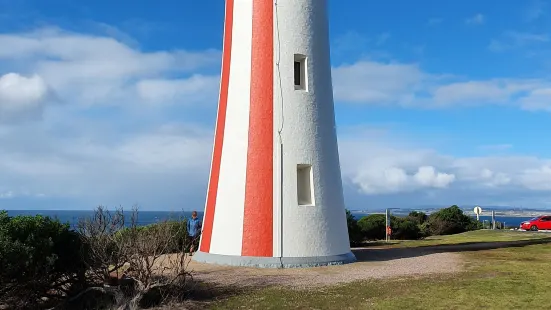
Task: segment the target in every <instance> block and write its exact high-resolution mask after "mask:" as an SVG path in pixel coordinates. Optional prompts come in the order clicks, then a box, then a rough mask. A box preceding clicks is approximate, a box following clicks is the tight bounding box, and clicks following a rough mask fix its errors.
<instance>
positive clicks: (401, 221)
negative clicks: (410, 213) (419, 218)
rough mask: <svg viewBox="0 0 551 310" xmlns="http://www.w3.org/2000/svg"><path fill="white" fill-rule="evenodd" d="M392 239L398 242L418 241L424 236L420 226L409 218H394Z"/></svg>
mask: <svg viewBox="0 0 551 310" xmlns="http://www.w3.org/2000/svg"><path fill="white" fill-rule="evenodd" d="M391 228H392V239H397V240H417V239H420V238H421V237H422V236H423V235H422V234H421V229H420V227H419V225H418V224H417V223H416V222H415V221H413V220H411V219H410V218H409V217H405V218H399V217H397V218H394V221H392V220H391Z"/></svg>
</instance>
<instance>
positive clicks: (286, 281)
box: [188, 248, 463, 288]
mask: <svg viewBox="0 0 551 310" xmlns="http://www.w3.org/2000/svg"><path fill="white" fill-rule="evenodd" d="M355 254H356V257H357V258H358V262H356V263H353V264H346V265H340V266H327V267H315V268H292V269H260V268H247V267H231V266H217V265H210V264H202V263H197V262H195V261H192V262H191V263H190V265H189V269H188V270H190V271H191V272H192V273H193V277H194V279H196V280H198V281H200V282H204V283H210V284H215V285H220V286H226V287H228V286H229V287H242V288H247V287H255V288H258V287H266V286H285V287H290V288H312V287H320V286H329V285H334V284H343V283H350V282H354V281H359V280H368V279H383V278H396V277H406V276H422V275H430V274H449V273H454V272H458V271H460V270H462V269H463V260H462V258H461V255H460V254H458V253H418V252H416V251H415V250H412V251H409V250H407V249H400V250H398V251H397V250H395V249H373V248H371V249H363V250H360V251H358V252H356V253H355Z"/></svg>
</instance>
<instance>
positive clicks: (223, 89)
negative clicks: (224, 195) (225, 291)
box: [200, 0, 234, 252]
mask: <svg viewBox="0 0 551 310" xmlns="http://www.w3.org/2000/svg"><path fill="white" fill-rule="evenodd" d="M233 1H234V0H226V18H225V25H224V47H223V49H224V50H223V52H222V53H223V56H222V77H221V81H220V98H219V102H218V117H217V119H216V132H215V138H214V150H213V154H212V167H211V171H210V180H209V190H208V193H207V204H206V207H205V219H204V221H203V222H204V224H203V232H202V237H201V246H200V251H201V252H209V251H210V243H211V239H212V226H213V222H214V211H215V209H216V195H217V194H218V180H219V178H220V163H221V161H222V145H223V143H224V127H225V126H226V108H227V105H228V87H229V82H230V62H231V48H232V29H233Z"/></svg>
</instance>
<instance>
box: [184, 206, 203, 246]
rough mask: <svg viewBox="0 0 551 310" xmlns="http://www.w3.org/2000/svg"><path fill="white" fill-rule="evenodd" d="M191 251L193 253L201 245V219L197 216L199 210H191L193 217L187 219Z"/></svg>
mask: <svg viewBox="0 0 551 310" xmlns="http://www.w3.org/2000/svg"><path fill="white" fill-rule="evenodd" d="M187 234H188V244H189V245H190V248H189V253H190V254H191V255H193V252H194V250H195V249H196V248H197V247H199V236H200V235H201V220H199V218H198V217H197V211H193V212H191V218H190V219H188V221H187Z"/></svg>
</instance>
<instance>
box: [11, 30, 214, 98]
mask: <svg viewBox="0 0 551 310" xmlns="http://www.w3.org/2000/svg"><path fill="white" fill-rule="evenodd" d="M0 46H2V49H0V66H2V64H4V65H7V64H9V65H10V66H11V67H14V68H18V69H19V72H16V73H19V74H22V75H37V76H39V77H40V78H41V79H42V80H43V81H44V82H45V83H46V84H47V85H49V86H50V87H51V88H52V89H53V91H55V93H56V94H57V95H58V96H59V97H60V99H61V100H62V101H66V102H70V103H71V104H73V105H75V104H78V105H84V106H86V105H95V104H118V105H121V104H132V105H135V104H136V100H139V99H140V98H142V97H140V95H142V94H141V93H140V94H137V93H136V87H135V86H136V85H137V83H139V82H140V81H142V80H144V81H145V83H147V81H149V80H151V79H154V80H156V81H159V82H166V83H173V82H174V81H176V82H178V83H180V84H179V85H180V86H183V87H184V88H185V89H188V90H189V92H185V91H180V92H178V95H181V96H184V97H185V96H188V95H191V96H194V95H196V93H197V92H202V91H204V90H210V89H211V87H212V85H210V84H208V83H206V84H204V86H205V87H206V88H205V89H202V88H200V86H203V85H197V81H196V79H193V78H188V77H187V75H189V73H190V72H196V71H197V70H200V69H202V68H208V67H213V66H217V65H218V63H219V54H220V53H219V51H216V50H206V51H197V52H191V51H185V50H175V51H170V52H168V51H151V52H144V51H141V50H139V49H136V48H131V47H130V46H128V45H125V44H124V43H122V42H119V41H117V40H115V39H113V38H110V37H102V36H95V35H87V34H79V33H70V32H66V31H62V30H60V29H57V28H46V29H39V30H37V31H32V32H28V33H18V34H0ZM169 76H171V78H169ZM216 76H217V74H215V75H214V77H212V78H211V80H212V79H215V77H216ZM206 78H207V79H208V77H206ZM164 79H166V81H163V80H164ZM186 81H189V82H190V83H192V85H185V82H186ZM180 99H181V98H180ZM176 101H177V100H175V102H176Z"/></svg>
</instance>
